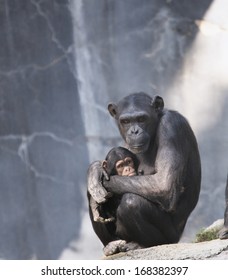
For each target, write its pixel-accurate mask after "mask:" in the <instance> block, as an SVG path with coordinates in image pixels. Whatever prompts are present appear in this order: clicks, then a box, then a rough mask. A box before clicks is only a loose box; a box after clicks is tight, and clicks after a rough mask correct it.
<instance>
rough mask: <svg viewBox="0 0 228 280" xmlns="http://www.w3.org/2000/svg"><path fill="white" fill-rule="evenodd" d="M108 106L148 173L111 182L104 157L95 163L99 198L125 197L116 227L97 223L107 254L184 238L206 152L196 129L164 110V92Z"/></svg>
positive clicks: (92, 183) (92, 178) (91, 182)
mask: <svg viewBox="0 0 228 280" xmlns="http://www.w3.org/2000/svg"><path fill="white" fill-rule="evenodd" d="M108 110H109V112H110V114H111V115H112V116H113V117H114V118H115V120H116V122H117V125H118V127H119V131H120V134H121V136H122V137H123V139H124V141H125V143H126V146H127V148H128V149H129V150H130V151H132V152H133V153H135V154H137V157H138V159H139V162H140V164H139V169H140V170H142V172H143V174H144V175H142V176H133V177H126V176H111V177H110V178H109V180H107V176H104V173H103V170H102V163H101V162H100V161H97V162H94V163H92V164H91V165H90V168H89V170H88V191H89V193H90V194H91V195H92V196H93V198H94V199H95V200H96V201H97V202H98V203H102V202H104V201H106V200H108V198H109V196H110V193H113V194H115V195H119V196H121V200H120V203H119V206H118V208H117V210H116V221H115V227H113V228H112V229H110V228H108V227H107V226H108V225H109V224H103V223H94V222H93V221H92V222H93V226H94V230H95V232H96V234H97V235H98V236H99V238H100V240H101V241H102V243H103V244H104V245H105V246H106V247H105V254H106V255H109V254H112V253H115V252H118V251H127V250H130V249H132V248H134V247H137V246H138V247H150V246H154V245H159V244H166V243H176V242H178V241H179V239H180V236H181V234H182V232H183V229H184V227H185V224H186V221H187V219H188V217H189V215H190V213H191V212H192V210H193V209H194V208H195V206H196V203H197V201H198V197H199V192H200V182H201V165H200V156H199V152H198V146H197V142H196V139H195V136H194V134H193V131H192V129H191V128H190V126H189V124H188V122H187V120H186V119H185V118H184V117H183V116H182V115H180V114H179V113H177V112H175V111H170V110H166V109H164V103H163V99H162V98H161V97H159V96H154V97H150V96H149V95H147V94H145V93H134V94H131V95H129V96H127V97H125V98H123V99H122V100H120V101H119V102H118V103H117V104H109V105H108ZM154 170H156V172H155V173H154Z"/></svg>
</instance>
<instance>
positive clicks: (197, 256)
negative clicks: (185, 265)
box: [105, 239, 228, 260]
mask: <svg viewBox="0 0 228 280" xmlns="http://www.w3.org/2000/svg"><path fill="white" fill-rule="evenodd" d="M105 259H109V260H205V259H213V260H215V259H223V260H225V259H228V240H219V239H216V240H212V241H206V242H201V243H178V244H169V245H161V246H155V247H151V248H147V249H140V250H133V251H129V252H126V253H119V254H116V255H113V256H110V257H106V258H105Z"/></svg>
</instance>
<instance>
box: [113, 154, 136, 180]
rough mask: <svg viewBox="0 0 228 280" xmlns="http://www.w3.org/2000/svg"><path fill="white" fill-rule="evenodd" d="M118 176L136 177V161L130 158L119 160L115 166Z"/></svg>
mask: <svg viewBox="0 0 228 280" xmlns="http://www.w3.org/2000/svg"><path fill="white" fill-rule="evenodd" d="M115 168H116V172H117V175H120V176H135V175H136V170H135V166H134V161H133V159H132V158H130V157H126V158H124V159H121V160H118V161H117V162H116V165H115Z"/></svg>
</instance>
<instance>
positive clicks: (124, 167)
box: [88, 147, 139, 223]
mask: <svg viewBox="0 0 228 280" xmlns="http://www.w3.org/2000/svg"><path fill="white" fill-rule="evenodd" d="M138 165H139V162H138V159H137V157H136V155H135V154H133V153H132V152H130V151H129V150H127V149H125V148H123V147H116V148H112V149H111V150H110V151H109V152H108V154H107V156H106V158H105V160H104V161H103V162H102V167H103V168H104V172H105V171H106V172H107V177H108V178H109V176H113V175H119V176H136V175H137V168H138ZM88 195H89V194H88ZM117 198H118V197H117V196H115V197H114V198H113V197H112V198H111V199H110V200H109V201H108V202H106V203H103V204H99V203H97V202H96V201H95V200H94V199H93V197H92V196H90V195H89V208H90V214H91V219H93V220H94V221H95V222H101V223H109V222H112V221H114V220H115V214H116V208H117V206H118V203H119V200H118V199H117Z"/></svg>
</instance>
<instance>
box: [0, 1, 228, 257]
mask: <svg viewBox="0 0 228 280" xmlns="http://www.w3.org/2000/svg"><path fill="white" fill-rule="evenodd" d="M227 8H228V4H227V3H226V1H225V0H216V1H212V0H210V1H209V0H203V1H197V0H194V1H193V0H184V1H182V0H169V1H165V0H164V1H161V0H125V1H116V0H99V1H90V0H75V1H73V0H69V1H66V0H65V1H64V0H46V1H45V0H43V1H42V0H41V1H38V0H30V1H29V0H28V1H27V0H26V1H16V0H11V1H10V0H0V39H1V47H0V124H1V126H0V173H1V175H0V176H1V185H0V193H1V195H0V224H1V225H2V226H1V227H0V257H1V258H9V259H12V258H14V259H26V258H38V259H47V258H52V259H56V258H77V259H80V258H81V259H84V258H96V257H99V256H100V255H101V244H100V242H99V240H98V239H97V238H96V236H95V234H94V233H93V231H92V228H91V225H90V222H89V219H88V211H87V203H86V198H85V196H86V170H87V167H88V164H89V163H90V162H91V161H93V160H96V159H102V158H103V157H104V156H105V154H106V152H107V151H108V150H109V149H110V148H111V147H112V146H114V145H118V144H119V143H120V142H121V140H120V137H119V134H118V131H117V129H116V127H115V124H114V122H113V120H112V119H111V117H109V115H108V113H107V110H106V107H107V103H108V102H110V101H117V100H118V99H120V98H121V97H123V96H124V95H126V94H128V93H130V92H135V91H146V92H148V93H155V92H156V93H159V94H160V95H161V96H163V98H164V99H165V103H166V105H167V107H169V108H172V109H175V110H178V111H179V112H181V113H182V114H184V115H185V116H186V117H187V118H188V120H189V121H190V123H191V125H192V127H193V130H194V131H195V133H196V136H197V138H198V142H199V147H200V153H201V157H202V167H203V181H202V192H201V196H200V201H199V203H198V205H197V207H196V209H195V211H194V213H193V215H192V216H191V217H190V219H189V223H188V225H187V228H186V232H185V234H184V237H183V239H186V240H190V239H191V238H192V236H193V234H194V232H195V231H196V230H198V228H199V227H202V226H205V225H208V224H209V223H211V222H213V221H214V220H215V219H217V218H220V217H222V215H223V211H224V188H225V178H226V174H227V169H228V168H227V167H228V157H227V150H228V149H227V148H228V147H227V145H228V144H227V143H228V132H227V131H228V122H227V119H228V116H227V110H226V107H227V105H228V80H227V73H228V56H227V45H228V31H227V30H228V20H227V16H226V13H225V12H226V11H227Z"/></svg>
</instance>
